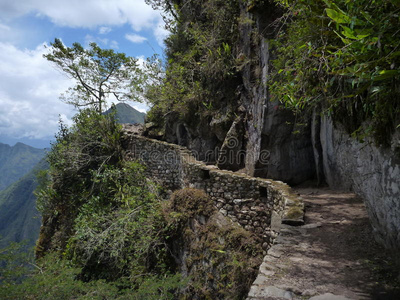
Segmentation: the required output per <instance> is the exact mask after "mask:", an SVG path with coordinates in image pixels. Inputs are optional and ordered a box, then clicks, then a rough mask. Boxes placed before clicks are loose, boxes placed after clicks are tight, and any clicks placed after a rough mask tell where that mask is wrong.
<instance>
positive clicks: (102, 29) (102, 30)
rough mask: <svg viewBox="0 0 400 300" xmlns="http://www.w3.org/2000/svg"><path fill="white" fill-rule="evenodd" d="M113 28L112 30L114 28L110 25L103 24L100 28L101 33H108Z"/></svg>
mask: <svg viewBox="0 0 400 300" xmlns="http://www.w3.org/2000/svg"><path fill="white" fill-rule="evenodd" d="M111 30H112V29H111V28H110V27H107V26H101V27H100V28H99V34H107V33H110V32H111Z"/></svg>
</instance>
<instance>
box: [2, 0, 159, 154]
mask: <svg viewBox="0 0 400 300" xmlns="http://www.w3.org/2000/svg"><path fill="white" fill-rule="evenodd" d="M166 36H167V31H166V30H165V29H164V23H163V21H162V18H161V16H160V12H158V11H154V10H153V9H152V8H151V7H150V6H148V5H146V4H145V2H144V0H17V1H16V0H0V142H2V143H8V144H13V143H15V142H17V141H22V142H24V143H26V144H29V145H32V146H35V147H46V146H48V144H49V141H50V140H52V139H53V137H54V134H55V133H56V132H57V130H58V120H59V115H61V117H62V119H63V120H64V121H66V122H67V123H68V122H70V120H71V117H72V116H73V115H74V113H75V112H74V111H73V109H72V107H70V106H69V105H67V104H65V103H62V102H61V101H60V100H59V99H58V98H59V95H60V93H62V92H63V91H65V90H66V89H68V87H69V86H72V85H73V81H71V80H70V79H68V78H67V77H65V76H64V75H63V74H60V73H59V71H57V70H56V69H55V68H54V66H52V65H51V64H50V63H49V62H47V61H46V59H44V58H43V54H44V53H46V48H45V45H49V43H50V42H52V41H54V39H55V38H60V39H61V40H62V41H63V42H64V43H65V44H66V45H67V46H70V45H72V43H74V42H78V43H81V44H82V45H84V46H87V45H88V44H89V43H90V42H96V43H97V44H98V45H99V46H100V47H102V48H112V49H114V50H115V51H117V52H124V53H126V54H128V55H129V56H133V57H137V58H146V57H149V56H152V55H153V54H159V55H161V56H162V53H163V39H164V38H165V37H166ZM129 104H131V105H132V106H133V107H135V108H137V109H139V110H141V111H145V110H146V109H147V106H146V104H143V103H129Z"/></svg>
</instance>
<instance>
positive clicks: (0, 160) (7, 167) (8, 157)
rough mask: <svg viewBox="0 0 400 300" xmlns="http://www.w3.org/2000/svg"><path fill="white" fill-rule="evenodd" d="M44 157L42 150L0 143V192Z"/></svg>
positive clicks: (23, 145)
mask: <svg viewBox="0 0 400 300" xmlns="http://www.w3.org/2000/svg"><path fill="white" fill-rule="evenodd" d="M44 156H45V151H44V150H43V149H36V148H33V147H30V146H28V145H25V144H22V143H17V144H15V145H14V146H12V147H11V146H9V145H6V144H2V143H0V190H4V189H5V188H6V187H8V186H9V185H10V184H12V183H14V182H16V181H17V180H18V179H20V178H21V177H22V176H24V175H25V174H27V173H28V172H29V171H30V170H32V168H33V167H34V166H35V165H36V164H37V163H38V162H39V161H40V160H41V159H42V158H43V157H44ZM0 203H1V200H0Z"/></svg>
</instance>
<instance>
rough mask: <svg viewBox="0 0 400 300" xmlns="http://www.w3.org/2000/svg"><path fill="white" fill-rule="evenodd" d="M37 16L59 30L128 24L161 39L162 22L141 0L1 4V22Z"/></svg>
mask: <svg viewBox="0 0 400 300" xmlns="http://www.w3.org/2000/svg"><path fill="white" fill-rule="evenodd" d="M27 13H36V14H37V15H38V16H42V17H48V18H50V20H51V21H52V22H53V23H54V24H56V25H58V26H66V27H74V28H78V27H80V28H82V27H83V28H95V27H97V26H102V27H101V28H104V29H101V28H100V30H103V31H104V32H105V31H107V29H106V28H109V27H110V26H116V25H117V26H118V25H123V24H126V23H128V24H130V25H131V27H132V29H133V30H134V31H141V30H143V29H153V33H154V35H155V36H156V37H160V36H162V34H161V31H160V29H159V28H158V24H160V23H161V22H162V18H161V16H160V13H159V12H158V11H155V10H153V9H152V7H151V6H149V5H147V4H146V3H145V1H144V0H113V1H110V0H85V1H82V0H69V1H65V0H18V1H15V0H1V1H0V21H1V20H3V21H4V20H10V19H12V18H15V17H18V16H21V15H24V14H27Z"/></svg>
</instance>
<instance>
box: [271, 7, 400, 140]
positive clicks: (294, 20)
mask: <svg viewBox="0 0 400 300" xmlns="http://www.w3.org/2000/svg"><path fill="white" fill-rule="evenodd" d="M276 2H277V3H278V4H280V5H282V6H283V7H284V8H285V9H286V11H287V13H286V14H285V15H284V16H283V17H282V18H281V20H280V22H281V25H280V27H279V28H280V30H279V32H277V36H276V38H275V40H273V41H272V43H273V44H274V45H275V51H276V57H277V59H276V60H275V61H274V66H275V74H274V76H273V79H272V85H271V92H272V95H273V99H279V100H280V101H281V102H282V103H284V104H285V106H286V107H288V108H290V109H292V110H293V111H295V112H297V113H307V112H310V111H312V110H314V109H317V111H320V112H321V111H322V112H325V111H327V113H329V114H332V115H333V117H334V119H335V120H337V121H340V122H341V123H343V124H345V125H346V127H347V129H348V130H349V132H350V133H353V134H354V135H355V136H358V137H359V138H361V139H362V138H363V137H364V136H366V135H374V137H375V139H376V141H377V142H378V144H387V143H388V142H389V141H390V137H391V134H392V133H393V132H394V131H395V129H396V127H398V123H399V122H400V120H399V115H400V105H399V103H400V102H399V101H398V98H399V94H400V90H399V79H400V69H399V64H400V55H399V54H400V52H399V50H400V49H399V46H400V32H399V30H398V24H399V11H400V3H399V2H398V1H382V0H376V1H369V0H363V1H345V0H343V1H330V0H319V1H309V0H302V1H287V0H282V1H281V0H278V1H276Z"/></svg>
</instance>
